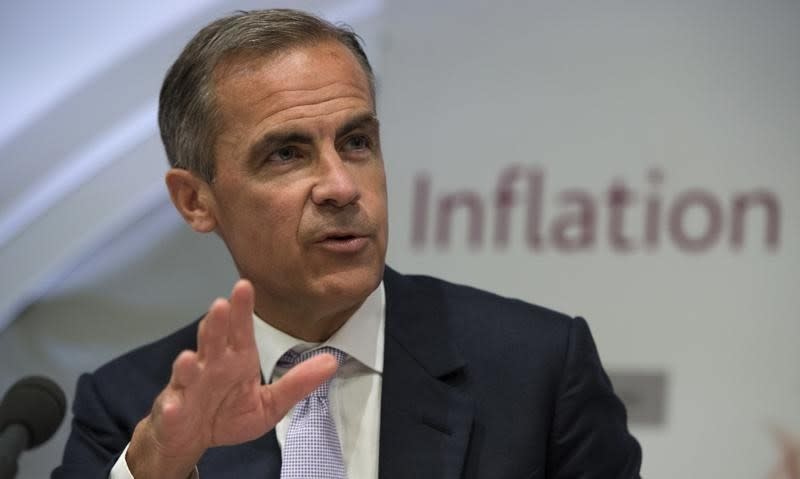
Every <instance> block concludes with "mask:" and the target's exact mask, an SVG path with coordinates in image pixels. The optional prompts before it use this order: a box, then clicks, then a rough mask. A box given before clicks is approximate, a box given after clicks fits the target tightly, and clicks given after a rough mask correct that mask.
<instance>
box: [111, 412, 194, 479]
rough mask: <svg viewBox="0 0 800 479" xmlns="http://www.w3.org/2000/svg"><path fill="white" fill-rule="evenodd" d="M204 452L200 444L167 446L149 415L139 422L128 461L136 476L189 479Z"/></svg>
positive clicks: (132, 439) (130, 447) (138, 478)
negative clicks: (173, 448)
mask: <svg viewBox="0 0 800 479" xmlns="http://www.w3.org/2000/svg"><path fill="white" fill-rule="evenodd" d="M204 452H205V449H204V448H201V447H199V446H194V447H188V448H186V450H181V451H171V450H166V449H165V447H164V446H163V442H162V441H159V439H158V437H157V436H156V432H155V430H154V428H153V425H152V422H151V421H150V416H148V417H146V418H144V419H142V420H141V421H140V422H139V424H137V425H136V429H134V431H133V437H131V443H130V446H129V447H128V452H127V454H126V456H125V461H126V462H127V464H128V468H129V469H130V471H131V473H132V474H133V476H134V477H135V478H136V479H150V478H158V479H186V478H188V477H191V475H192V473H193V471H194V470H195V466H196V465H197V463H198V461H199V460H200V457H201V456H202V455H203V453H204Z"/></svg>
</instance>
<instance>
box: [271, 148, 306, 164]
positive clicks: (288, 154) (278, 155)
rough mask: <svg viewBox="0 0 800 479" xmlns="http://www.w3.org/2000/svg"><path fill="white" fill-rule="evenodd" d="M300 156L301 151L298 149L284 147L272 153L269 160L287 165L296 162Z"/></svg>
mask: <svg viewBox="0 0 800 479" xmlns="http://www.w3.org/2000/svg"><path fill="white" fill-rule="evenodd" d="M300 156H301V154H300V150H298V149H297V148H296V147H294V146H284V147H282V148H279V149H277V150H275V151H274V152H272V154H271V155H269V158H267V159H268V160H269V161H270V162H274V163H286V162H288V161H292V160H296V159H298V158H299V157H300Z"/></svg>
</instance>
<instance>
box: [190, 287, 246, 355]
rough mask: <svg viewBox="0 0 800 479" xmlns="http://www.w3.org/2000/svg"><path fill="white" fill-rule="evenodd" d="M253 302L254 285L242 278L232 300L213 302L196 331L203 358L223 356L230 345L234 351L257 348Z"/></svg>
mask: <svg viewBox="0 0 800 479" xmlns="http://www.w3.org/2000/svg"><path fill="white" fill-rule="evenodd" d="M254 302H255V299H254V292H253V286H252V285H251V284H250V282H249V281H247V280H239V281H237V282H236V284H235V285H234V286H233V290H232V291H231V297H230V300H225V299H222V298H218V299H216V300H215V301H214V302H213V303H211V307H210V308H209V309H208V314H206V316H205V317H204V318H203V320H202V321H201V322H200V327H199V329H198V331H197V352H198V354H199V355H200V359H201V360H207V359H209V358H217V357H219V356H221V355H222V354H223V353H224V352H225V348H226V347H228V346H230V347H231V348H233V349H235V350H243V349H247V348H253V347H255V339H254V336H253V305H254Z"/></svg>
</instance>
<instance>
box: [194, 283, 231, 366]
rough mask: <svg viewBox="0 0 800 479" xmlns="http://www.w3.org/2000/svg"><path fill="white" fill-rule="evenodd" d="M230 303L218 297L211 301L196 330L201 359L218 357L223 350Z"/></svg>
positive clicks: (225, 343) (226, 336) (226, 338)
mask: <svg viewBox="0 0 800 479" xmlns="http://www.w3.org/2000/svg"><path fill="white" fill-rule="evenodd" d="M230 309H231V307H230V303H228V301H227V300H225V299H222V298H218V299H216V300H214V302H213V303H211V307H210V308H209V309H208V313H207V314H206V316H205V318H203V320H202V321H200V327H199V328H198V330H197V353H198V355H199V356H200V360H201V361H207V360H208V359H213V358H218V357H220V356H221V355H222V354H223V353H224V352H225V347H226V345H227V343H228V322H229V316H230Z"/></svg>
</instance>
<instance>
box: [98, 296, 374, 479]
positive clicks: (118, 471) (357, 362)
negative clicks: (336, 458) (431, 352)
mask: <svg viewBox="0 0 800 479" xmlns="http://www.w3.org/2000/svg"><path fill="white" fill-rule="evenodd" d="M385 298H386V297H385V294H384V290H383V283H381V284H380V285H379V286H378V288H377V289H375V291H373V292H372V294H370V295H369V297H367V299H366V300H365V301H364V304H362V305H361V307H360V308H359V309H358V310H357V311H356V312H355V313H354V314H353V316H352V317H351V318H350V319H349V320H348V321H347V322H346V323H344V325H342V327H341V328H339V330H338V331H336V332H335V333H334V334H333V336H331V337H330V338H329V339H328V340H327V341H325V342H324V343H309V342H306V341H303V340H301V339H298V338H295V337H293V336H289V335H288V334H286V333H284V332H283V331H280V330H278V329H275V328H274V327H272V326H270V325H269V324H267V323H266V322H265V321H263V320H262V319H260V318H259V317H258V316H256V315H255V314H254V315H253V323H254V332H255V339H256V347H257V348H258V358H259V362H260V363H261V372H262V374H263V375H264V378H265V379H267V378H269V381H268V382H273V381H275V380H277V379H279V378H280V377H281V376H283V375H284V374H285V373H286V369H285V368H282V367H276V365H277V363H278V359H280V357H281V356H283V354H284V353H285V352H287V351H288V350H290V349H293V350H295V352H299V353H302V352H305V351H308V350H311V349H316V348H318V347H323V346H330V347H333V348H336V349H339V350H341V351H344V352H345V353H346V354H347V359H346V360H345V362H344V364H342V365H341V366H340V367H339V370H338V371H337V372H336V376H335V378H334V380H333V381H332V382H331V386H330V390H329V401H330V407H331V414H332V415H333V420H334V422H335V423H336V429H337V432H338V434H339V440H340V442H341V445H342V456H343V458H344V465H345V468H346V470H347V477H348V478H349V479H377V477H378V453H379V450H378V447H379V438H380V417H381V384H382V374H383V343H384V324H385V322H386V313H385V311H386V299H385ZM292 414H294V409H293V410H292V411H290V412H289V414H287V415H286V416H285V417H284V418H283V419H281V420H280V421H279V422H278V424H277V425H276V426H275V433H276V435H277V436H278V445H279V446H280V447H281V448H282V447H283V442H284V440H285V439H286V433H287V430H288V429H289V424H290V422H291V417H292ZM127 451H128V448H127V447H126V448H125V451H123V452H122V455H121V456H120V458H119V459H118V460H117V462H116V464H114V467H113V469H111V474H109V479H133V475H132V474H131V472H130V469H128V464H127V462H126V461H125V454H126V453H127ZM191 477H193V478H197V477H199V475H198V473H197V469H195V471H194V474H193V475H192V476H191Z"/></svg>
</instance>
